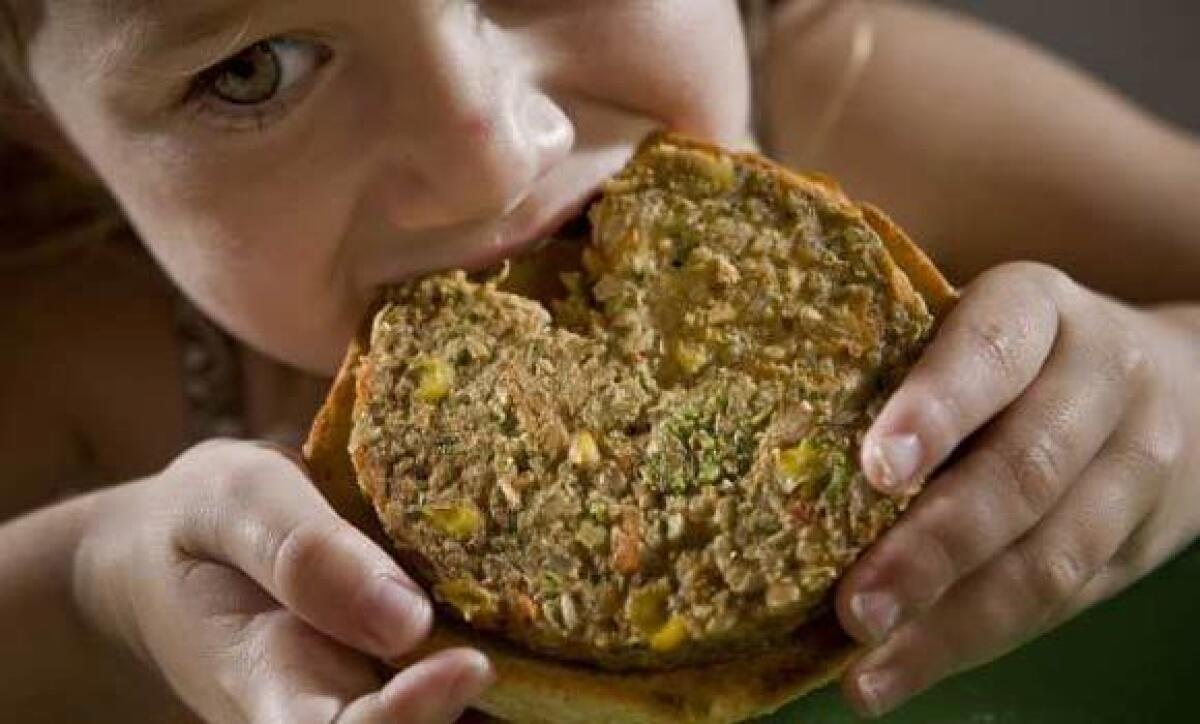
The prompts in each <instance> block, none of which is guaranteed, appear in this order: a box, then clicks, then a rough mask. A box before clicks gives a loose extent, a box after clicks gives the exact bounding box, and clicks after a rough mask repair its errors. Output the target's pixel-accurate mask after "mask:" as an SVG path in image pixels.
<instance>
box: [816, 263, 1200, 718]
mask: <svg viewBox="0 0 1200 724" xmlns="http://www.w3.org/2000/svg"><path fill="white" fill-rule="evenodd" d="M1198 336H1200V331H1197V330H1194V329H1189V328H1187V327H1185V326H1184V325H1183V324H1182V323H1176V322H1173V321H1172V320H1171V319H1170V317H1169V315H1168V314H1167V313H1165V312H1154V311H1142V310H1138V309H1134V308H1132V307H1128V306H1124V305H1122V304H1119V303H1117V302H1115V301H1113V300H1111V299H1109V298H1106V297H1103V296H1101V295H1099V294H1097V293H1095V292H1092V291H1089V290H1087V289H1085V288H1083V287H1081V286H1079V285H1077V284H1076V283H1074V282H1072V281H1071V280H1070V279H1068V278H1067V277H1066V276H1065V275H1063V274H1062V273H1060V272H1058V271H1056V270H1054V269H1050V268H1048V267H1044V266H1040V265H1035V264H1013V265H1008V266H1004V267H999V268H997V269H994V270H992V271H990V272H988V273H987V274H984V275H982V276H981V277H980V278H979V279H978V280H977V281H976V282H975V283H974V284H972V285H971V286H970V287H969V288H968V289H967V290H966V292H965V293H964V295H963V298H962V301H961V302H960V303H959V306H958V307H957V308H956V309H955V310H954V311H953V312H952V313H951V315H950V316H949V317H948V318H947V319H946V321H945V324H944V326H943V328H942V329H941V331H940V332H939V334H938V336H937V338H936V339H935V340H934V342H933V343H932V344H931V345H930V347H929V348H928V350H927V351H926V353H925V355H924V356H923V358H922V359H921V360H920V361H919V363H918V364H917V366H916V367H915V368H914V369H913V371H912V373H911V374H910V376H909V377H908V379H907V380H906V381H905V383H904V384H903V385H902V387H901V388H900V389H899V390H898V391H897V392H896V394H895V396H894V397H893V398H892V399H891V401H890V402H889V403H888V404H887V406H886V407H885V408H884V410H883V411H882V413H881V414H880V416H879V418H878V420H877V421H876V423H875V425H874V427H873V428H872V430H871V431H870V433H869V434H868V436H867V437H866V439H865V440H864V443H863V466H864V469H865V471H866V473H867V476H868V478H870V480H871V481H872V483H873V484H874V485H875V486H876V487H877V488H880V489H881V490H885V491H897V490H903V489H905V488H908V487H909V486H911V485H913V482H912V481H914V480H920V479H922V478H923V477H924V476H926V475H929V474H930V473H931V471H934V470H937V469H938V468H939V466H941V465H942V464H943V463H944V462H945V461H946V459H947V458H948V457H949V456H950V455H951V453H952V452H954V453H955V457H954V460H953V461H952V462H951V463H950V464H949V465H947V466H945V467H944V468H942V469H941V470H940V471H939V472H937V474H936V475H935V476H934V479H933V480H932V481H931V483H930V484H929V486H928V488H927V490H926V491H925V492H924V493H922V494H921V496H919V497H918V498H917V499H916V500H915V501H914V502H913V504H912V506H911V508H910V509H909V510H908V512H907V513H905V515H904V516H903V517H902V518H901V520H900V522H899V523H897V525H896V526H895V527H894V528H893V529H892V530H891V531H889V532H888V533H887V535H885V536H884V537H883V538H882V539H881V540H880V541H879V542H878V543H877V544H876V545H875V546H873V547H872V548H871V549H870V550H869V551H868V552H867V553H866V554H865V555H864V556H863V558H862V559H861V560H860V561H859V562H858V563H856V564H855V566H854V567H853V568H852V569H851V571H850V572H849V573H848V574H847V576H846V578H845V580H844V581H843V583H842V584H841V587H840V588H839V590H838V600H837V608H838V615H839V617H840V619H841V621H842V623H843V625H844V626H845V627H846V629H847V630H848V631H849V632H850V633H851V634H852V635H853V636H854V637H855V638H857V639H859V640H860V641H863V642H867V643H871V644H875V645H876V647H875V648H874V650H872V651H871V652H870V653H868V654H867V655H865V656H864V657H863V658H862V659H861V660H859V661H858V662H857V663H856V664H855V665H854V666H853V667H852V668H851V669H850V671H849V672H848V673H847V675H846V677H845V679H844V688H845V691H846V693H847V696H848V698H849V699H850V701H851V702H852V703H853V704H854V705H855V706H856V707H857V708H859V709H860V710H861V711H862V712H864V713H868V714H880V713H883V712H886V711H888V710H890V709H892V708H894V707H896V706H897V705H899V704H900V703H901V702H903V701H904V700H906V699H908V698H909V697H911V696H913V695H914V694H916V693H917V692H920V691H922V690H923V689H926V688H927V687H929V686H931V685H932V684H934V683H936V682H937V681H939V680H940V679H942V678H944V677H946V676H949V675H951V674H953V673H955V672H957V671H960V670H962V669H965V668H968V667H971V666H975V665H978V664H981V663H983V662H986V661H989V660H991V659H994V658H996V657H998V656H1000V655H1001V654H1003V653H1005V652H1006V651H1008V650H1010V649H1012V648H1013V647H1014V646H1016V645H1017V644H1019V643H1021V642H1022V641H1024V640H1027V639H1029V638H1031V637H1034V636H1036V635H1038V634H1039V633H1041V632H1043V631H1045V630H1047V629H1048V628H1051V627H1053V626H1055V625H1057V624H1059V623H1061V622H1063V621H1064V620H1066V619H1068V618H1070V617H1071V616H1073V615H1075V614H1077V613H1079V612H1080V611H1082V610H1083V609H1085V608H1087V607H1088V606H1090V605H1092V604H1094V603H1096V602H1098V601H1100V600H1102V599H1104V598H1106V597H1108V596H1110V595H1112V594H1114V593H1116V592H1117V591H1120V590H1121V589H1123V588H1124V587H1126V586H1128V585H1129V584H1131V583H1132V582H1133V581H1135V580H1137V579H1138V578H1139V577H1141V576H1142V575H1144V574H1146V573H1147V572H1149V571H1150V570H1152V569H1154V568H1155V567H1156V566H1158V565H1160V564H1162V563H1163V562H1164V561H1165V560H1166V559H1167V558H1169V557H1170V556H1171V555H1172V554H1173V553H1175V552H1176V551H1178V550H1180V549H1181V548H1182V547H1184V546H1186V545H1187V544H1188V543H1190V542H1191V541H1192V540H1193V539H1195V537H1196V536H1197V534H1198V532H1200V484H1198V483H1200V480H1198V475H1197V471H1198V469H1200V466H1198V464H1197V463H1198V461H1197V452H1196V451H1197V450H1198V449H1200V445H1197V444H1196V443H1197V442H1198V441H1200V396H1198V395H1197V394H1196V391H1195V387H1194V382H1195V380H1196V379H1197V371H1198V366H1197V362H1198V360H1200V354H1198V353H1197V350H1198V349H1200V345H1198V344H1197V342H1198ZM964 443H965V444H964ZM960 446H961V449H960Z"/></svg>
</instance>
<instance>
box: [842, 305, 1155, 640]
mask: <svg viewBox="0 0 1200 724" xmlns="http://www.w3.org/2000/svg"><path fill="white" fill-rule="evenodd" d="M1085 320H1086V321H1079V322H1071V323H1064V324H1063V325H1062V327H1061V329H1060V335H1059V339H1058V342H1057V343H1056V346H1055V353H1054V355H1053V356H1052V357H1051V359H1050V362H1049V363H1048V364H1047V365H1046V368H1045V370H1044V372H1043V373H1042V375H1041V376H1040V377H1039V378H1038V380H1037V381H1036V382H1034V383H1033V384H1032V386H1030V388H1029V389H1028V390H1027V391H1026V393H1025V394H1024V395H1022V396H1021V398H1020V399H1019V400H1017V401H1016V402H1015V403H1014V404H1013V405H1011V406H1010V408H1009V409H1008V410H1007V411H1005V412H1004V413H1003V414H1002V415H1001V416H1000V418H999V419H997V420H996V422H995V423H993V424H992V425H991V426H990V427H989V428H988V430H986V431H985V432H984V433H983V434H982V435H981V436H980V437H979V438H978V439H977V440H976V441H975V443H974V444H973V446H972V448H971V451H970V452H968V453H967V455H966V457H964V458H963V460H962V461H961V462H958V463H956V464H955V465H953V466H952V467H951V468H949V469H948V470H946V471H945V472H944V473H943V474H942V475H941V476H940V477H939V478H938V479H937V480H935V481H934V482H933V483H932V484H931V485H930V486H929V487H928V489H927V490H926V491H925V492H924V493H923V494H922V495H921V496H920V497H918V498H917V500H916V501H915V502H914V503H913V505H912V507H911V508H910V509H909V511H908V512H907V513H906V514H905V516H904V517H903V518H902V519H901V520H900V522H899V523H898V524H897V525H896V526H895V527H894V528H893V529H892V530H890V531H888V532H887V534H885V535H884V536H883V538H882V539H881V540H880V541H879V542H878V543H877V544H876V545H875V546H873V547H872V548H871V549H870V550H869V551H868V552H867V553H866V555H864V557H863V558H862V560H860V561H859V562H858V563H857V564H856V565H855V566H854V567H853V568H852V569H851V570H850V572H849V573H848V574H847V575H846V577H845V579H844V580H843V582H842V584H841V586H840V587H839V592H838V601H837V604H838V611H839V615H840V617H841V620H842V622H843V625H844V626H845V627H846V628H847V630H848V631H850V632H851V634H852V635H854V636H856V637H857V638H859V639H860V640H864V641H878V640H881V639H882V638H883V637H885V636H886V635H887V633H888V632H889V631H890V630H891V629H893V628H894V627H896V626H898V625H900V624H901V623H903V621H905V620H907V619H908V618H910V617H912V616H914V615H916V614H917V613H919V612H920V611H922V610H924V609H926V608H928V607H930V606H932V605H933V604H934V603H935V602H936V601H937V600H938V598H939V597H940V596H941V595H942V594H943V593H944V592H945V591H946V590H947V589H949V588H950V587H951V586H952V585H953V584H954V583H955V581H957V580H959V579H960V578H962V577H963V576H965V575H967V574H968V573H970V572H971V571H973V570H975V569H976V568H977V567H978V566H980V565H981V564H983V563H984V562H985V561H987V560H990V559H991V558H992V557H993V556H995V555H996V554H997V553H998V552H999V551H1001V550H1002V549H1004V548H1005V547H1007V546H1008V545H1009V544H1011V543H1012V542H1013V541H1014V540H1016V539H1017V538H1018V537H1020V536H1021V535H1023V534H1025V533H1026V532H1027V531H1028V530H1029V529H1030V528H1032V527H1033V526H1034V525H1035V524H1036V523H1037V522H1038V521H1039V520H1041V518H1042V517H1043V516H1044V515H1045V514H1046V512H1047V511H1049V510H1050V509H1051V507H1053V505H1054V504H1055V502H1056V501H1057V500H1058V498H1059V496H1060V495H1061V494H1062V492H1063V491H1064V490H1065V489H1066V487H1067V486H1068V485H1069V484H1070V483H1071V482H1073V481H1074V480H1075V479H1076V478H1077V477H1078V476H1079V474H1080V473H1081V472H1082V471H1083V469H1084V467H1085V466H1086V465H1087V464H1088V462H1089V461H1090V460H1092V458H1093V457H1094V456H1095V455H1096V453H1097V452H1098V451H1099V450H1100V449H1101V447H1102V446H1103V445H1104V443H1105V441H1106V440H1107V439H1108V438H1109V437H1110V435H1111V434H1112V432H1113V430H1114V429H1115V428H1116V426H1117V424H1118V422H1119V421H1120V419H1121V416H1122V415H1123V414H1125V410H1126V407H1127V405H1128V402H1129V398H1130V396H1131V395H1132V394H1134V392H1135V391H1136V390H1137V389H1138V384H1137V383H1136V380H1135V377H1136V374H1137V365H1136V364H1134V363H1133V362H1134V361H1136V360H1135V358H1134V357H1133V356H1131V355H1130V353H1129V352H1128V350H1127V345H1125V344H1123V343H1122V341H1121V340H1120V339H1118V338H1117V335H1116V333H1114V332H1109V331H1106V330H1105V329H1103V328H1102V327H1104V326H1105V325H1104V319H1103V317H1102V316H1101V315H1090V316H1087V317H1085Z"/></svg>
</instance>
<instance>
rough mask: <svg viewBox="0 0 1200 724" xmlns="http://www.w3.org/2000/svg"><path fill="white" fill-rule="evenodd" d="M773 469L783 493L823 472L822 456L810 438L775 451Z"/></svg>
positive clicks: (817, 476) (789, 491)
mask: <svg viewBox="0 0 1200 724" xmlns="http://www.w3.org/2000/svg"><path fill="white" fill-rule="evenodd" d="M775 470H776V472H777V473H778V474H779V477H780V485H781V486H782V487H783V491H784V492H785V493H791V492H792V491H793V490H795V489H796V488H797V487H799V486H801V485H804V484H807V483H811V482H812V481H814V480H815V479H816V478H819V477H820V476H821V475H822V474H824V472H825V461H824V456H823V455H822V454H821V451H820V449H819V448H818V446H817V445H816V443H814V442H813V441H812V440H808V439H805V440H803V441H802V442H801V443H800V444H799V445H796V446H795V447H792V448H788V449H786V450H780V451H778V452H776V453H775Z"/></svg>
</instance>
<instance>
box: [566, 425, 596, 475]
mask: <svg viewBox="0 0 1200 724" xmlns="http://www.w3.org/2000/svg"><path fill="white" fill-rule="evenodd" d="M567 456H568V458H569V459H570V460H571V464H572V465H574V466H575V467H579V468H585V469H590V468H594V467H596V466H597V465H599V464H600V447H599V446H598V445H596V438H594V437H592V433H590V432H580V433H576V434H575V437H573V438H572V439H571V448H570V450H569V451H568V453H567Z"/></svg>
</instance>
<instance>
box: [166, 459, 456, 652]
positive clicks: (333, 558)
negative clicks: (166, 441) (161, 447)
mask: <svg viewBox="0 0 1200 724" xmlns="http://www.w3.org/2000/svg"><path fill="white" fill-rule="evenodd" d="M176 465H177V466H179V467H180V468H182V470H181V472H182V473H183V474H184V477H185V478H190V479H195V478H197V477H209V478H211V477H213V476H216V478H217V479H216V481H215V484H213V485H207V486H204V490H205V491H206V492H205V493H204V495H205V496H206V497H205V499H204V504H201V505H190V506H187V508H186V510H184V511H182V513H181V514H182V515H183V516H184V517H185V521H184V524H183V525H181V526H179V530H180V531H181V532H180V534H179V539H178V541H177V543H178V545H179V546H180V548H181V549H182V550H183V551H185V552H186V553H189V554H191V555H193V556H195V557H199V558H215V559H217V560H219V561H221V562H223V563H227V564H229V565H231V566H233V567H235V568H238V569H240V570H242V571H244V572H245V573H246V575H248V576H249V577H250V578H252V579H253V580H254V581H255V582H256V583H258V584H259V585H260V586H262V587H263V588H264V589H265V590H266V591H267V592H268V593H270V594H271V596H273V597H274V598H275V599H276V600H278V601H279V602H281V603H282V604H284V605H285V606H286V607H288V608H289V609H291V610H292V611H294V612H295V613H296V614H297V615H298V616H300V617H301V618H303V619H304V620H306V621H308V622H309V623H310V624H311V625H313V626H314V627H316V628H317V629H318V630H320V631H322V632H324V633H326V634H328V635H329V636H332V637H333V638H335V639H337V640H339V641H341V642H343V643H345V644H347V645H349V646H352V647H354V648H357V649H359V650H362V651H366V652H369V653H372V654H374V655H376V656H379V657H383V658H391V657H398V656H401V655H403V654H405V653H407V652H408V651H410V650H411V649H412V648H413V647H414V646H415V645H416V644H417V643H418V642H419V641H420V640H421V639H423V638H424V637H425V635H426V634H427V633H428V631H429V627H430V624H431V621H432V609H431V608H430V605H429V602H428V600H427V599H426V598H425V596H424V594H423V593H422V592H421V590H420V589H419V588H418V587H417V586H416V585H415V584H414V583H413V582H412V581H411V580H410V579H409V578H408V577H407V576H406V575H405V574H404V572H403V571H402V570H400V568H399V566H397V565H396V563H395V561H393V560H392V558H391V557H390V556H389V555H388V554H387V553H385V552H384V551H383V550H381V549H380V548H379V547H377V546H376V545H375V544H374V543H372V542H371V541H370V540H369V539H368V538H367V537H366V536H365V535H363V534H362V533H361V532H360V531H358V530H357V529H355V528H354V527H352V526H351V525H349V524H348V523H346V522H345V521H343V520H342V519H341V518H339V517H338V516H337V514H336V513H334V511H333V510H332V509H331V508H330V507H329V504H328V503H326V501H325V500H324V499H323V498H322V497H321V496H320V494H319V493H318V492H317V491H316V489H315V488H314V487H313V485H312V483H311V482H310V481H309V480H308V478H307V477H305V475H304V473H303V471H302V470H301V469H300V468H299V467H298V466H297V465H296V464H295V463H294V461H292V460H290V459H288V458H286V457H284V456H283V455H281V454H279V453H278V452H276V451H273V450H270V449H267V448H265V447H262V446H257V445H253V444H231V443H226V444H224V445H221V446H218V447H212V446H208V447H205V448H202V449H200V450H197V451H196V452H195V454H188V455H185V456H184V457H183V458H181V459H180V460H179V461H178V462H177V463H176ZM214 471H215V472H214Z"/></svg>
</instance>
